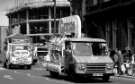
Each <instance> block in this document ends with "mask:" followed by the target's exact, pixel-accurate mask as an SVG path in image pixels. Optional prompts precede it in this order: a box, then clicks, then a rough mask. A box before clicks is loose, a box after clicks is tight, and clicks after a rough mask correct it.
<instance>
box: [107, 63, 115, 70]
mask: <svg viewBox="0 0 135 84" xmlns="http://www.w3.org/2000/svg"><path fill="white" fill-rule="evenodd" d="M113 66H114V64H113V63H108V64H106V68H107V69H113Z"/></svg>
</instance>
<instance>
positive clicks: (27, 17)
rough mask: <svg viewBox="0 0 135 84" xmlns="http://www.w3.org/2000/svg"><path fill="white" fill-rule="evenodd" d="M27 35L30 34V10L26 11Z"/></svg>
mask: <svg viewBox="0 0 135 84" xmlns="http://www.w3.org/2000/svg"><path fill="white" fill-rule="evenodd" d="M26 34H30V27H29V10H28V9H27V10H26Z"/></svg>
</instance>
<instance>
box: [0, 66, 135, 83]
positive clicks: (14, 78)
mask: <svg viewBox="0 0 135 84" xmlns="http://www.w3.org/2000/svg"><path fill="white" fill-rule="evenodd" d="M134 83H135V79H128V78H120V77H119V78H118V77H111V79H110V81H109V82H103V81H101V80H100V79H89V80H83V81H79V80H71V79H69V78H68V77H64V76H63V77H62V76H61V77H59V78H52V77H50V76H49V73H48V72H47V71H45V69H44V68H43V67H41V66H40V67H39V66H33V67H32V69H31V70H26V69H10V70H9V69H5V68H3V67H0V84H134Z"/></svg>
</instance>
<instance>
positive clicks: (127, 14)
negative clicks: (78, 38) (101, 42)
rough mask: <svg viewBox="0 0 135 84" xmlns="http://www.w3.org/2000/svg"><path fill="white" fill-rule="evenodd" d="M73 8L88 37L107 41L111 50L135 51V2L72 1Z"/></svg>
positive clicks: (125, 0)
mask: <svg viewBox="0 0 135 84" xmlns="http://www.w3.org/2000/svg"><path fill="white" fill-rule="evenodd" d="M72 7H73V10H74V13H77V14H79V15H80V16H81V19H82V21H83V23H82V31H83V32H84V33H86V34H87V36H89V37H98V38H104V39H106V40H107V41H108V45H109V47H110V49H116V48H118V49H121V50H123V49H131V50H133V51H134V50H135V14H134V11H133V9H134V8H135V0H72Z"/></svg>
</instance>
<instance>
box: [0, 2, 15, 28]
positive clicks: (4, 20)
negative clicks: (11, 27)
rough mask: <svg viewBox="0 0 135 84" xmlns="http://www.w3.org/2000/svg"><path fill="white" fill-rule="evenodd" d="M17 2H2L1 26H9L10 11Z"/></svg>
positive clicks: (0, 6) (0, 9) (0, 3)
mask: <svg viewBox="0 0 135 84" xmlns="http://www.w3.org/2000/svg"><path fill="white" fill-rule="evenodd" d="M14 1H15V0H0V26H8V17H7V16H6V13H7V12H8V9H10V8H12V7H13V6H14V5H15V2H14Z"/></svg>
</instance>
